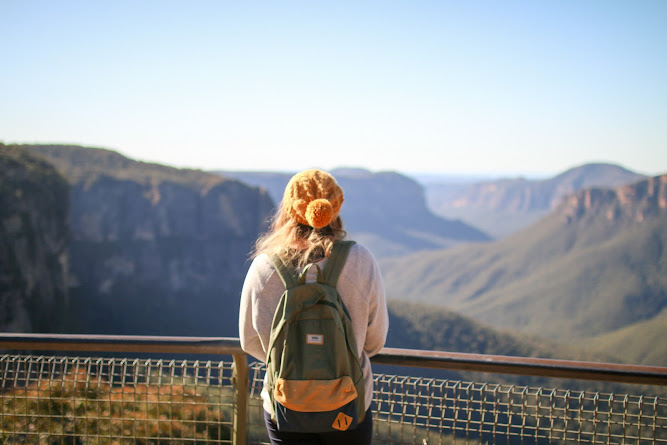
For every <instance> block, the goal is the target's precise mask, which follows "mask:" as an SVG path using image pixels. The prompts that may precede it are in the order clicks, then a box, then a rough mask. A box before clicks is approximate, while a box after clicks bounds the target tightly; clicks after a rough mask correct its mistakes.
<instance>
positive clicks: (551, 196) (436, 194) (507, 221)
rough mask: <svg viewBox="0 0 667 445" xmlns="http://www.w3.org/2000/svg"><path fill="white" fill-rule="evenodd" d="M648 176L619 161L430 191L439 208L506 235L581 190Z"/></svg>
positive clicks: (433, 185)
mask: <svg viewBox="0 0 667 445" xmlns="http://www.w3.org/2000/svg"><path fill="white" fill-rule="evenodd" d="M645 178H647V176H645V175H641V174H638V173H635V172H632V171H630V170H628V169H626V168H624V167H622V166H619V165H615V164H606V163H590V164H584V165H581V166H577V167H572V168H570V169H568V170H566V171H564V172H562V173H560V174H558V175H555V176H553V177H550V178H545V179H532V180H529V179H525V178H522V177H519V178H501V179H498V180H494V181H482V182H475V183H472V184H456V185H446V184H438V183H431V184H429V185H427V186H426V196H427V200H428V204H429V207H430V208H432V209H433V211H434V212H435V213H436V214H438V215H443V216H448V217H452V218H460V219H462V220H464V221H466V222H468V223H470V224H472V225H475V226H477V227H480V228H482V230H485V231H486V232H487V233H490V234H492V235H494V236H495V237H496V238H500V237H503V236H507V235H509V234H510V233H513V232H515V231H517V230H518V229H520V228H522V227H526V226H528V225H529V224H530V223H533V222H535V221H537V220H538V219H540V218H541V217H543V216H545V215H546V214H547V213H548V212H549V211H551V210H553V209H555V208H556V207H557V206H558V205H559V204H560V202H561V201H562V199H563V198H565V197H566V196H568V195H570V194H572V193H574V192H576V191H578V190H581V189H584V188H616V187H620V186H622V185H627V184H630V183H633V182H637V181H639V180H641V179H645Z"/></svg>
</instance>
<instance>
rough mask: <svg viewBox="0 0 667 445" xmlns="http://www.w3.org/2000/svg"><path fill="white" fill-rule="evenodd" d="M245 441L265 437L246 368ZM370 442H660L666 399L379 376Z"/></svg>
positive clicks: (666, 428) (665, 435)
mask: <svg viewBox="0 0 667 445" xmlns="http://www.w3.org/2000/svg"><path fill="white" fill-rule="evenodd" d="M250 377H251V384H250V396H251V402H250V408H249V418H248V428H249V436H248V437H249V440H248V443H249V444H257V445H266V444H268V443H269V441H268V437H267V435H266V432H265V428H264V421H263V417H262V416H263V414H262V406H261V401H260V399H259V398H260V391H261V388H262V381H263V378H264V367H263V366H261V365H258V364H255V365H253V366H252V367H251V373H250ZM373 436H374V440H373V443H374V444H378V445H379V444H389V445H391V444H396V445H398V444H416V445H434V444H439V445H442V444H464V443H465V444H476V443H484V444H499V445H500V444H574V443H589V444H661V443H667V400H665V399H664V398H659V397H657V396H652V397H649V396H645V395H644V396H643V395H626V394H602V393H598V392H590V393H589V392H581V391H570V390H561V389H545V388H532V387H526V386H515V385H501V384H489V383H477V382H464V381H458V380H443V379H433V378H420V377H408V376H397V375H388V374H377V375H376V376H375V394H374V425H373Z"/></svg>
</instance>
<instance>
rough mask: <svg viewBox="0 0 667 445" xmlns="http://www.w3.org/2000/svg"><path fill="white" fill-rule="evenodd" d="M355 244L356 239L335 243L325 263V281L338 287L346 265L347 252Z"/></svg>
mask: <svg viewBox="0 0 667 445" xmlns="http://www.w3.org/2000/svg"><path fill="white" fill-rule="evenodd" d="M353 245H354V241H337V242H336V243H334V245H333V248H332V249H331V253H329V256H328V257H327V263H326V264H325V265H324V270H322V275H323V278H324V283H326V284H328V285H329V286H332V287H336V284H337V283H338V277H339V276H340V272H341V270H343V266H344V265H345V260H346V259H347V254H348V253H349V252H350V248H351V247H352V246H353Z"/></svg>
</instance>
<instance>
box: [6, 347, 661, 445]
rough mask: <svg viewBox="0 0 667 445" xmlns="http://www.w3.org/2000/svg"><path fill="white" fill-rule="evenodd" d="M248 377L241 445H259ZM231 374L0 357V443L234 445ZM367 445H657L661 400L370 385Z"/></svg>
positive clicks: (253, 383) (217, 366) (193, 367)
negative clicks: (369, 444)
mask: <svg viewBox="0 0 667 445" xmlns="http://www.w3.org/2000/svg"><path fill="white" fill-rule="evenodd" d="M263 378H264V367H263V366H262V365H259V364H254V365H253V366H252V367H251V369H250V400H249V407H248V408H249V409H248V416H247V419H246V422H245V424H246V429H247V433H248V435H247V443H248V444H268V438H267V436H266V431H265V427H264V420H263V410H262V404H261V401H260V396H259V394H260V391H261V387H262V381H263ZM235 390H236V386H235V385H234V381H233V376H232V364H231V362H224V361H192V360H155V359H128V358H90V357H56V356H31V355H27V356H21V355H5V356H2V357H0V443H35V444H36V443H40V444H42V443H44V444H89V443H100V444H102V443H104V444H106V443H109V444H126V443H132V444H167V443H213V444H214V443H232V437H231V436H232V433H233V431H232V429H233V420H232V416H233V412H234V410H235V406H234V391H235ZM374 399H375V402H374V403H375V404H374V408H375V409H374V411H375V415H374V443H375V444H391V445H393V444H417V445H425V444H426V445H433V444H463V443H466V444H468V443H471V444H475V443H485V444H491V443H493V444H571V443H590V444H661V443H667V400H666V399H664V398H660V397H659V396H648V395H629V394H613V393H609V394H604V393H600V392H582V391H573V390H567V389H547V388H540V387H528V386H517V385H505V384H490V383H479V382H464V381H459V380H446V379H436V378H423V377H411V376H397V375H389V374H378V375H376V376H375V394H374Z"/></svg>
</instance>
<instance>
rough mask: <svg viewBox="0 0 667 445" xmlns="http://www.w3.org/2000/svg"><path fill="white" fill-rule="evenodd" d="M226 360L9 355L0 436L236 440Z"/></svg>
mask: <svg viewBox="0 0 667 445" xmlns="http://www.w3.org/2000/svg"><path fill="white" fill-rule="evenodd" d="M233 395H234V387H233V384H232V366H231V363H226V362H211V361H190V360H182V361H180V360H152V359H134V360H133V359H118V358H86V357H46V356H16V355H5V356H2V357H1V358H0V442H2V443H40V444H41V443H46V444H60V443H62V444H83V443H109V444H115V443H117V444H125V443H133V444H158V443H160V444H163V443H231V439H230V437H231V430H232V411H233V409H234V406H233V400H234V397H233Z"/></svg>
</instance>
